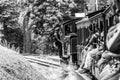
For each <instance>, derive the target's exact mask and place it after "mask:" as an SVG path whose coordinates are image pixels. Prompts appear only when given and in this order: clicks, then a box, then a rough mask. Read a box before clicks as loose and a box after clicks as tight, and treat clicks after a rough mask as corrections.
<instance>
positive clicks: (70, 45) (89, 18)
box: [61, 0, 120, 65]
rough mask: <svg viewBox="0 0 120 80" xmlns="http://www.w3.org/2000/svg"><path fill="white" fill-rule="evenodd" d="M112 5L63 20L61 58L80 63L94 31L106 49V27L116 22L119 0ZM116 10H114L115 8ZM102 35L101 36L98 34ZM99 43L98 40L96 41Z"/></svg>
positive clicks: (76, 63) (119, 7)
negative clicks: (80, 16)
mask: <svg viewBox="0 0 120 80" xmlns="http://www.w3.org/2000/svg"><path fill="white" fill-rule="evenodd" d="M115 1H116V3H115V4H114V5H111V4H110V5H108V6H107V7H105V8H103V9H101V10H98V11H94V12H92V13H89V14H87V15H86V16H85V17H84V18H76V19H73V20H69V21H67V22H64V23H63V24H62V25H61V32H62V36H61V41H62V58H63V59H64V58H66V57H67V58H68V57H69V60H68V63H69V62H71V63H73V64H75V65H81V63H82V61H83V56H84V54H83V52H82V51H83V50H84V49H86V47H87V45H90V41H91V38H92V36H93V35H94V34H95V33H98V34H99V37H98V38H101V37H103V43H104V50H107V45H106V36H107V33H108V29H109V28H110V27H111V26H114V25H116V24H117V21H116V20H115V18H116V15H117V14H118V13H119V10H120V6H119V4H120V2H119V0H115ZM115 6H117V7H116V8H117V9H118V12H116V9H114V7H115ZM101 33H103V34H104V35H103V36H101V35H100V34H101ZM97 43H98V44H99V42H97Z"/></svg>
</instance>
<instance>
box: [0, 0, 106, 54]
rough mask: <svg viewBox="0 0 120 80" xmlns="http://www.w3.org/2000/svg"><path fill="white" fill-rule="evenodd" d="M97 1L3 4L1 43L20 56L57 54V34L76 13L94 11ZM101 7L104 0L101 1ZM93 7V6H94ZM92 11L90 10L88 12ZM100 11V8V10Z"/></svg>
mask: <svg viewBox="0 0 120 80" xmlns="http://www.w3.org/2000/svg"><path fill="white" fill-rule="evenodd" d="M93 1H95V0H1V1H0V34H1V35H0V39H1V43H3V44H9V47H13V46H14V48H16V49H18V48H19V50H20V53H24V54H25V53H30V54H48V53H49V54H55V53H56V52H57V48H56V47H54V44H53V43H54V42H55V40H54V36H53V34H54V31H55V28H56V27H60V25H61V24H62V23H63V22H64V21H67V20H71V19H74V18H75V16H74V14H75V13H81V12H84V10H86V9H87V10H88V11H94V8H95V6H94V7H93V6H91V5H92V4H95V2H94V3H93ZM98 2H99V6H101V5H104V4H103V3H105V0H99V1H98ZM91 3H92V4H91ZM88 7H89V8H88ZM99 9H100V8H99Z"/></svg>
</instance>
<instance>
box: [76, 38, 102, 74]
mask: <svg viewBox="0 0 120 80" xmlns="http://www.w3.org/2000/svg"><path fill="white" fill-rule="evenodd" d="M90 42H92V40H91V41H90ZM102 50H103V44H102V46H98V45H96V46H95V45H93V44H92V45H90V46H89V47H88V50H87V51H86V54H85V56H84V59H85V60H83V63H82V65H81V67H80V68H79V70H78V71H79V72H80V73H91V71H90V70H91V67H92V62H93V60H94V59H95V58H96V59H97V58H98V56H100V55H101V53H102V52H101V51H102ZM96 56H97V57H96Z"/></svg>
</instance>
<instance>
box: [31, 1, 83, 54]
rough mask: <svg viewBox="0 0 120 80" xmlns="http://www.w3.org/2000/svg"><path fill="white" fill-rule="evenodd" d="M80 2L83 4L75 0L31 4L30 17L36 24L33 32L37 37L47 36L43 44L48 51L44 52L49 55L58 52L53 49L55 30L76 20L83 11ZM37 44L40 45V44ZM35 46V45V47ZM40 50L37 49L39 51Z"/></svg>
mask: <svg viewBox="0 0 120 80" xmlns="http://www.w3.org/2000/svg"><path fill="white" fill-rule="evenodd" d="M78 2H79V3H81V1H77V0H76V2H74V1H73V0H35V1H34V2H33V3H31V5H32V11H31V13H30V17H31V19H32V20H33V24H34V25H33V31H34V33H35V34H36V35H39V36H45V35H46V36H47V37H46V38H47V40H46V41H45V42H43V44H44V48H45V49H46V50H42V51H44V52H48V53H49V52H50V51H56V49H55V48H54V47H53V42H54V36H53V35H54V31H55V28H56V27H60V25H61V24H62V23H63V22H64V21H67V20H70V19H74V18H75V17H74V14H75V12H82V11H83V9H82V7H81V5H79V3H78ZM82 3H83V2H82ZM82 3H81V4H82ZM78 7H80V8H78ZM39 36H38V37H39ZM36 42H38V41H36ZM35 44H39V42H38V43H35ZM35 44H34V43H33V45H35ZM40 44H41V43H40ZM43 44H41V45H43ZM41 48H43V47H41ZM39 50H40V49H39ZM39 50H38V49H37V51H39ZM40 52H41V51H40Z"/></svg>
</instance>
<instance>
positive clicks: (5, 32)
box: [3, 22, 8, 40]
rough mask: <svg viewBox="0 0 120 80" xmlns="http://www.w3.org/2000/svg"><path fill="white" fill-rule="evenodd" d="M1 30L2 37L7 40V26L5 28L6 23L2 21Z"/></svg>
mask: <svg viewBox="0 0 120 80" xmlns="http://www.w3.org/2000/svg"><path fill="white" fill-rule="evenodd" d="M3 31H4V33H3V34H4V39H5V40H7V31H8V28H7V25H6V24H5V22H3Z"/></svg>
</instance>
